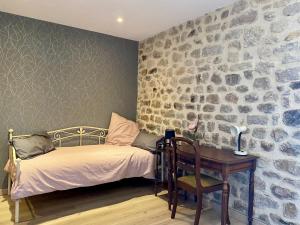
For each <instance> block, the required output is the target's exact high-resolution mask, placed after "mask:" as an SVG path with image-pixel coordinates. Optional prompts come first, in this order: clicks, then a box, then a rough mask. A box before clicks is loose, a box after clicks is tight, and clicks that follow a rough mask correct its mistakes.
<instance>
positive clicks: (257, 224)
mask: <svg viewBox="0 0 300 225" xmlns="http://www.w3.org/2000/svg"><path fill="white" fill-rule="evenodd" d="M212 205H213V208H214V210H216V211H217V212H219V213H221V205H220V203H219V202H215V201H213V203H212ZM229 216H230V217H231V218H233V219H235V220H237V221H239V222H241V223H242V224H248V217H247V215H245V214H243V213H242V212H240V211H237V210H235V209H233V208H229ZM253 225H267V224H266V223H264V222H262V221H261V220H259V219H257V218H253Z"/></svg>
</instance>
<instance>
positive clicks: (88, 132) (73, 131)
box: [8, 126, 108, 223]
mask: <svg viewBox="0 0 300 225" xmlns="http://www.w3.org/2000/svg"><path fill="white" fill-rule="evenodd" d="M107 132H108V129H105V128H98V127H90V126H78V127H69V128H64V129H59V130H53V131H48V132H47V133H48V134H49V136H50V137H51V138H52V142H53V143H54V145H55V146H58V147H62V145H63V142H67V141H70V140H72V139H78V145H79V146H82V144H83V139H84V138H87V139H93V140H94V141H97V143H98V144H101V143H104V142H105V138H106V135H107ZM29 136H30V135H14V130H13V129H9V130H8V141H9V142H8V157H9V160H10V163H11V165H13V167H14V168H15V171H14V172H13V173H10V174H9V175H8V195H10V192H11V186H12V183H13V182H15V181H16V179H19V175H20V164H21V163H22V160H21V159H20V158H17V155H16V150H15V148H14V146H13V139H14V138H22V137H29ZM20 200H21V199H16V200H15V223H18V222H19V216H20Z"/></svg>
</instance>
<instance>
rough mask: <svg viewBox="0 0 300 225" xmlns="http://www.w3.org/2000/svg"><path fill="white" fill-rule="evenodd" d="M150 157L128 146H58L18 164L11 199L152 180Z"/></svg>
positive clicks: (151, 159) (151, 157)
mask: <svg viewBox="0 0 300 225" xmlns="http://www.w3.org/2000/svg"><path fill="white" fill-rule="evenodd" d="M154 159H155V157H154V155H153V154H152V153H150V152H148V151H145V150H142V149H139V148H135V147H131V146H114V145H89V146H76V147H60V148H57V150H54V151H52V152H50V153H47V154H45V155H41V156H38V157H36V158H33V159H29V160H22V161H21V174H20V176H19V178H17V179H16V181H15V182H14V183H13V186H12V191H11V198H12V199H19V198H24V197H28V196H32V195H38V194H43V193H48V192H52V191H56V190H67V189H71V188H76V187H86V186H92V185H97V184H103V183H108V182H113V181H117V180H121V179H123V178H130V177H145V178H153V175H154Z"/></svg>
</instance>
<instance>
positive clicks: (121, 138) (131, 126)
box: [105, 113, 140, 146]
mask: <svg viewBox="0 0 300 225" xmlns="http://www.w3.org/2000/svg"><path fill="white" fill-rule="evenodd" d="M139 132H140V131H139V128H138V125H137V123H135V122H133V121H130V120H128V119H126V118H124V117H122V116H120V115H118V114H117V113H112V115H111V120H110V125H109V128H108V133H107V136H106V140H105V143H106V144H112V145H121V146H122V145H131V144H132V143H133V141H134V139H135V138H136V136H137V135H138V134H139Z"/></svg>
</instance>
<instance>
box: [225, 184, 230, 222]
mask: <svg viewBox="0 0 300 225" xmlns="http://www.w3.org/2000/svg"><path fill="white" fill-rule="evenodd" d="M229 195H230V185H229V184H228V198H227V204H229ZM228 208H229V207H228V206H227V221H226V223H227V224H228V225H230V219H229V210H228Z"/></svg>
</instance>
